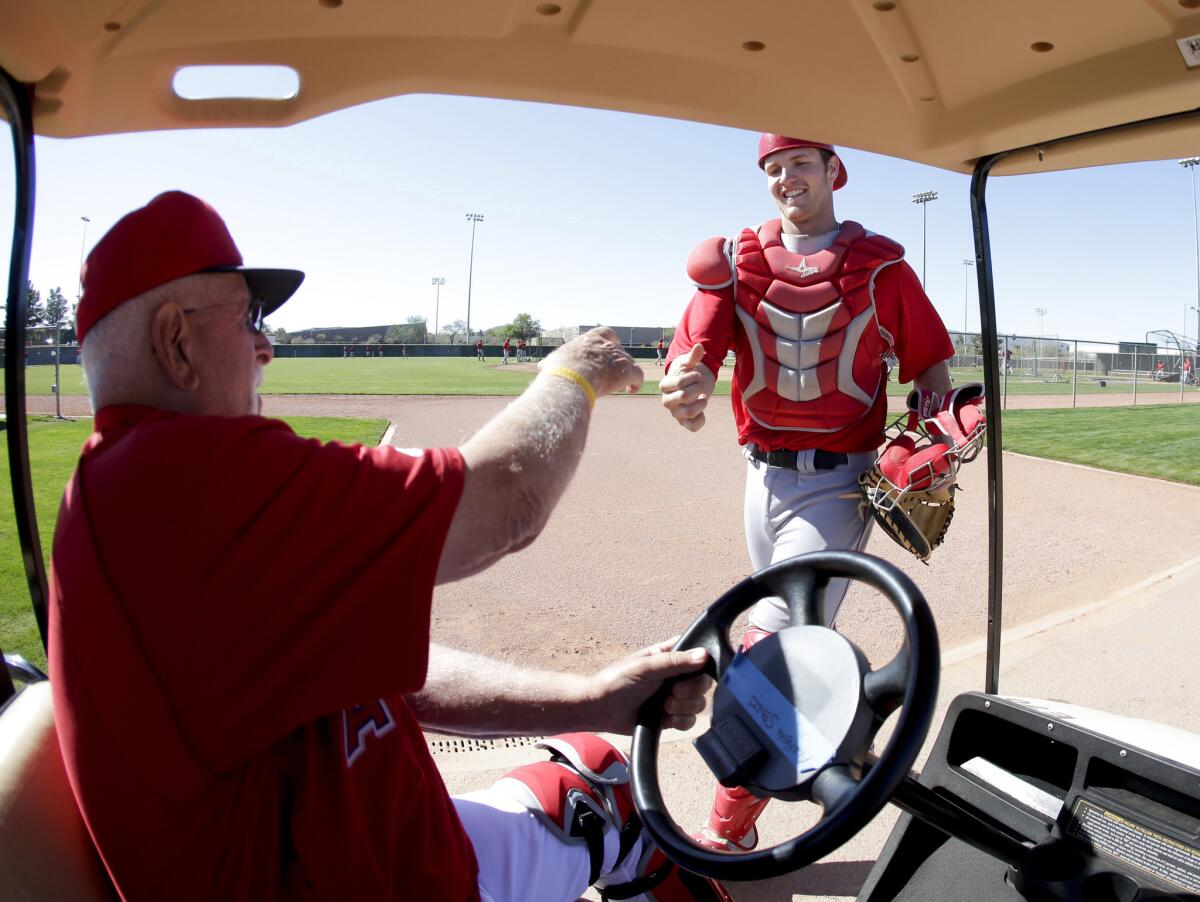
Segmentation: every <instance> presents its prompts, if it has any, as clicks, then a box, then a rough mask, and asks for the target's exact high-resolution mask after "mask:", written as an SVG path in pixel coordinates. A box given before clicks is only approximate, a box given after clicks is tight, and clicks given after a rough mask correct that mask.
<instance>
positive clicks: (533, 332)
mask: <svg viewBox="0 0 1200 902" xmlns="http://www.w3.org/2000/svg"><path fill="white" fill-rule="evenodd" d="M507 331H508V334H509V335H511V336H512V337H513V338H523V339H525V340H526V341H529V339H531V338H537V337H538V336H539V335H541V334H542V324H541V323H539V322H538V321H537V320H536V319H534V318H533V317H532V316H530V315H529V314H528V313H518V314H517V315H516V316H515V317H513V321H512V322H511V323H509V325H508V326H507Z"/></svg>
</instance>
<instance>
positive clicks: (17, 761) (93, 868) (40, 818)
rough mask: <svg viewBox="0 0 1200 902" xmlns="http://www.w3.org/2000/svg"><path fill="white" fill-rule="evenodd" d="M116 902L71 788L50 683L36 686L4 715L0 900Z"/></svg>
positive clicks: (0, 718)
mask: <svg viewBox="0 0 1200 902" xmlns="http://www.w3.org/2000/svg"><path fill="white" fill-rule="evenodd" d="M115 898H116V893H115V892H114V891H113V888H112V884H111V883H110V882H109V879H108V875H107V872H106V871H105V870H104V865H103V864H102V863H101V861H100V856H99V855H97V854H96V849H95V847H94V846H93V845H92V841H91V837H90V836H89V835H88V831H87V827H86V826H84V823H83V818H82V817H81V816H80V814H79V808H78V806H77V805H76V803H75V796H74V795H73V794H72V792H71V785H70V784H69V783H68V782H67V772H66V768H65V767H64V766H63V759H62V753H61V752H60V751H59V748H58V734H57V732H56V731H55V729H54V702H53V699H52V698H51V695H50V683H49V682H47V681H44V680H43V681H40V682H37V683H31V684H30V685H29V686H27V687H26V688H24V689H23V690H21V692H19V693H18V694H17V695H15V696H14V697H13V698H12V699H10V700H9V702H8V704H7V705H5V706H4V708H3V709H2V710H0V899H12V900H42V899H64V900H89V902H90V900H93V899H105V900H109V899H115Z"/></svg>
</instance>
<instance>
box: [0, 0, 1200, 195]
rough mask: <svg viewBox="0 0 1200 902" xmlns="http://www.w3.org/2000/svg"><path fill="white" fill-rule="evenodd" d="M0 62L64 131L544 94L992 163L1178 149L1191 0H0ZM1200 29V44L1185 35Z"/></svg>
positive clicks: (1196, 13)
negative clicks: (263, 68)
mask: <svg viewBox="0 0 1200 902" xmlns="http://www.w3.org/2000/svg"><path fill="white" fill-rule="evenodd" d="M0 10H2V13H0V15H2V18H3V21H4V28H3V29H0V65H3V66H4V67H5V68H6V69H7V70H8V71H9V72H10V73H11V74H12V75H13V76H14V77H15V78H16V79H17V80H19V81H22V82H25V83H29V84H34V85H36V94H35V106H34V119H35V128H36V131H37V133H39V134H43V135H52V136H58V137H70V136H82V135H96V134H105V133H112V132H124V131H141V130H152V129H168V128H189V127H214V126H281V125H287V124H290V123H294V122H298V121H301V120H304V119H308V118H311V117H314V116H318V115H321V114H323V113H328V112H330V111H333V110H337V109H341V108H345V107H348V106H352V105H355V104H359V103H364V102H366V101H370V100H374V99H377V98H382V97H389V96H395V95H398V94H405V93H414V92H421V93H448V94H469V95H479V96H492V97H505V98H513V99H523V100H534V101H546V102H552V103H561V104H573V105H579V106H590V107H602V108H609V109H615V110H623V111H628V112H636V113H646V114H652V115H659V116H670V117H678V118H683V119H691V120H699V121H706V122H712V123H718V124H722V125H729V126H735V127H741V128H747V129H752V130H761V131H774V132H779V133H785V134H799V135H802V136H805V137H809V138H813V139H819V140H824V141H830V142H833V143H836V144H841V145H845V146H850V147H855V148H859V149H862V150H867V151H873V152H878V153H884V154H889V155H892V156H897V157H902V158H906V159H909V160H914V161H917V162H921V163H926V164H930V165H933V166H938V167H942V168H945V169H950V170H955V171H961V172H968V171H970V170H971V169H972V167H973V165H974V161H975V160H977V159H978V158H980V157H982V156H986V155H988V154H991V153H996V152H1000V151H1005V150H1009V149H1012V148H1020V147H1033V148H1034V149H1031V150H1030V151H1028V152H1026V153H1024V154H1015V155H1011V156H1009V157H1008V158H1006V159H1005V160H1003V161H1002V162H1001V163H1000V164H999V165H997V166H996V168H995V169H994V170H993V172H994V174H998V175H999V174H1011V173H1017V172H1036V171H1051V170H1055V169H1064V168H1074V167H1080V166H1092V165H1100V164H1106V163H1114V162H1124V161H1132V160H1144V159H1162V158H1169V157H1178V156H1186V155H1188V154H1189V153H1190V152H1191V151H1192V150H1193V149H1194V147H1195V145H1196V139H1197V132H1198V131H1200V125H1198V124H1197V123H1196V122H1195V121H1192V120H1185V121H1178V122H1166V123H1158V124H1155V125H1153V126H1152V127H1149V128H1141V129H1137V130H1131V131H1121V132H1117V133H1111V132H1110V133H1105V134H1103V135H1099V136H1096V137H1094V138H1090V139H1087V140H1083V141H1077V142H1072V143H1071V144H1069V145H1062V146H1058V147H1054V148H1052V149H1048V150H1047V151H1046V152H1045V153H1043V154H1039V153H1038V152H1037V150H1036V145H1038V144H1039V143H1041V142H1048V141H1051V140H1053V139H1055V138H1058V137H1062V136H1066V135H1075V134H1080V133H1083V132H1090V131H1094V130H1097V129H1104V128H1107V127H1110V126H1114V125H1120V124H1123V123H1131V122H1136V121H1138V120H1144V119H1148V118H1153V117H1159V116H1164V115H1169V114H1172V113H1181V112H1185V111H1188V110H1191V109H1193V108H1195V107H1197V106H1200V103H1198V102H1197V101H1198V98H1200V92H1198V91H1197V86H1198V84H1200V82H1198V81H1197V80H1198V79H1200V69H1194V70H1193V69H1190V68H1189V67H1188V65H1187V62H1186V61H1185V56H1186V54H1187V41H1186V40H1185V39H1187V38H1189V37H1190V36H1193V35H1200V0H1140V2H1131V0H1057V2H1054V3H1046V2H1045V0H1008V2H1006V3H1004V4H1002V5H997V4H992V3H984V2H980V0H968V2H954V3H949V2H945V0H845V2H837V3H831V2H828V0H791V2H787V3H782V2H770V0H746V2H742V3H730V2H726V0H722V2H713V0H655V2H654V3H645V2H642V0H600V2H596V0H556V2H538V0H457V2H454V3H442V4H434V3H411V2H410V3H395V2H390V0H346V2H343V0H303V2H300V3H297V2H296V0H256V2H254V3H244V2H241V0H211V2H206V3H195V2H188V0H128V2H123V3H109V4H97V3H95V2H92V0H39V2H37V3H27V2H19V0H0ZM1198 41H1200V38H1198ZM247 64H267V65H282V66H290V67H292V68H293V69H294V70H295V71H296V72H297V73H298V74H299V79H300V87H299V91H298V93H297V95H296V96H295V97H292V98H290V99H285V100H279V101H265V100H224V99H222V100H184V99H182V98H180V97H179V96H178V95H177V94H176V93H175V91H174V89H173V87H172V84H173V78H174V76H175V73H176V71H177V70H178V69H179V67H181V66H188V65H247Z"/></svg>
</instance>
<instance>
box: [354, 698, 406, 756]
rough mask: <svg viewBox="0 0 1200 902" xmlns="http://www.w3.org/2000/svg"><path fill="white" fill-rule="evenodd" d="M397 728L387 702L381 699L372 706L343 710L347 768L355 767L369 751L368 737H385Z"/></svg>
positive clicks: (372, 703) (358, 706) (356, 706)
mask: <svg viewBox="0 0 1200 902" xmlns="http://www.w3.org/2000/svg"><path fill="white" fill-rule="evenodd" d="M394 726H396V720H395V718H394V717H392V712H391V709H390V708H388V706H387V702H385V701H384V700H383V699H381V698H379V699H376V700H375V701H373V702H371V703H370V704H366V705H355V706H354V707H353V708H346V709H343V710H342V739H343V741H344V743H345V748H346V767H353V766H354V762H355V761H357V760H358V757H359V755H361V754H362V753H363V752H365V751H366V749H367V735H368V734H371V735H374V736H376V737H379V736H385V735H387V734H388V733H390V732H391V731H392V728H393V727H394Z"/></svg>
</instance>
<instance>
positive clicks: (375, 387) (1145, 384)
mask: <svg viewBox="0 0 1200 902" xmlns="http://www.w3.org/2000/svg"><path fill="white" fill-rule="evenodd" d="M639 364H640V365H641V367H642V370H643V372H644V373H645V375H646V381H645V383H644V384H643V386H642V390H641V394H644V395H654V394H657V393H658V380H659V378H661V375H662V368H661V367H658V366H655V365H654V363H653V362H652V361H644V360H643V361H639ZM536 372H537V369H536V366H535V365H533V364H509V365H508V366H505V365H503V364H501V363H499V362H498V361H496V360H495V359H494V358H489V359H488V360H487V361H486V362H484V363H479V362H478V361H477V360H475V359H474V358H455V357H409V358H400V357H377V358H361V357H353V358H350V359H342V358H337V357H308V358H305V357H287V358H276V359H275V360H274V361H273V362H272V363H271V365H270V366H269V367H267V369H266V371H265V378H264V381H263V386H262V392H263V394H267V395H272V394H280V395H317V394H329V395H479V396H501V397H508V396H513V395H519V394H520V393H521V392H522V391H524V389H525V386H527V385H528V384H529V382H530V381H531V380H532V379H533V377H534V375H535V374H536ZM731 374H732V368H731V367H729V366H725V367H722V369H721V372H720V378H719V380H718V382H717V387H716V390H715V391H714V394H715V395H728V394H729V386H730V383H729V379H730V376H731ZM953 375H954V379H955V382H957V383H958V384H962V383H965V382H981V381H982V380H983V373H982V371H980V370H955V371H954V373H953ZM59 377H60V378H61V380H62V394H63V395H64V396H66V397H71V396H82V395H86V394H87V389H86V387H85V386H84V382H83V371H82V369H81V368H80V367H79V366H77V365H68V366H63V367H61V368H60V374H59ZM1100 381H1101V380H1100V379H1098V378H1094V377H1091V376H1088V377H1086V378H1085V377H1084V376H1082V375H1081V376H1080V378H1079V380H1078V382H1077V384H1076V386H1075V393H1076V394H1078V395H1087V396H1110V397H1113V398H1120V397H1124V396H1127V395H1129V394H1131V393H1132V392H1133V389H1134V384H1133V381H1132V379H1130V378H1128V377H1126V378H1121V379H1116V378H1112V377H1104V379H1103V381H1104V383H1105V384H1104V385H1100ZM25 382H26V391H27V393H28V394H30V395H49V394H51V386H52V385H53V384H54V367H53V366H31V367H27V368H26V372H25ZM910 388H911V385H909V384H898V383H896V382H889V383H888V394H889V395H892V396H903V395H905V394H907V393H908V390H909V389H910ZM1001 391H1002V392H1004V391H1007V394H1008V395H1010V396H1047V397H1050V396H1054V397H1057V398H1066V399H1069V398H1070V396H1071V393H1072V386H1071V381H1070V378H1069V374H1068V377H1067V378H1066V379H1065V380H1063V381H1061V382H1047V381H1043V380H1031V379H1026V378H1018V377H1016V376H1010V377H1009V378H1008V380H1007V386H1005V385H1004V384H1003V383H1002V386H1001ZM1137 392H1138V394H1139V395H1141V394H1146V395H1153V396H1155V397H1160V396H1161V397H1164V399H1165V398H1170V397H1172V396H1175V397H1178V396H1179V394H1180V389H1179V384H1178V383H1174V384H1172V383H1162V382H1154V381H1152V380H1150V379H1144V380H1140V381H1139V382H1138V383H1137ZM1184 393H1185V394H1186V395H1189V396H1196V395H1197V394H1200V393H1198V392H1197V390H1196V389H1195V388H1194V387H1191V386H1188V387H1186V388H1185V389H1184ZM1122 403H1125V402H1122Z"/></svg>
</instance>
